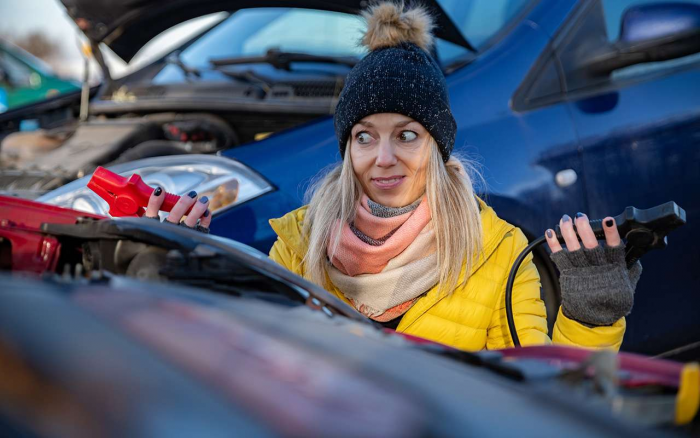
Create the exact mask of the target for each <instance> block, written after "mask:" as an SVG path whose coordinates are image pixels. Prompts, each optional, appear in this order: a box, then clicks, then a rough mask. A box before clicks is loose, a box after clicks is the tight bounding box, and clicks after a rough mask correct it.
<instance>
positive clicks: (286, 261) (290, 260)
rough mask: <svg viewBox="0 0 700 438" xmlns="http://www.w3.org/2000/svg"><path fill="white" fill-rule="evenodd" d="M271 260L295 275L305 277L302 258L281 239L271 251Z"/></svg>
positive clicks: (278, 239)
mask: <svg viewBox="0 0 700 438" xmlns="http://www.w3.org/2000/svg"><path fill="white" fill-rule="evenodd" d="M269 256H270V259H272V260H274V261H275V262H277V263H279V264H280V265H282V266H284V267H285V268H287V269H289V270H290V271H292V272H294V273H295V274H299V275H303V273H302V263H301V258H300V257H299V256H298V255H297V254H296V253H295V252H294V251H292V250H291V249H290V248H289V246H287V244H286V243H285V242H284V240H282V239H281V238H280V237H278V238H277V241H276V242H275V244H274V245H272V248H271V249H270V254H269Z"/></svg>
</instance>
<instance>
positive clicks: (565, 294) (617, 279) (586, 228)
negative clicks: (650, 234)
mask: <svg viewBox="0 0 700 438" xmlns="http://www.w3.org/2000/svg"><path fill="white" fill-rule="evenodd" d="M574 225H576V229H574ZM559 227H560V228H561V234H562V237H563V238H564V242H565V244H566V249H563V248H562V246H561V244H560V243H559V241H558V239H557V237H556V234H555V233H554V231H553V230H551V229H549V230H547V231H546V232H545V237H546V239H547V244H548V245H549V249H550V250H551V251H552V254H551V255H550V257H551V259H552V261H553V262H554V263H555V264H556V266H557V268H558V269H559V272H560V273H561V275H560V277H559V282H560V285H561V298H562V303H561V308H562V312H563V313H564V315H565V316H566V317H568V318H569V319H573V320H575V321H578V322H580V323H582V324H584V325H586V326H587V327H596V326H604V325H611V324H613V323H615V322H616V321H617V320H619V319H620V318H622V317H623V316H625V315H627V314H629V312H630V311H631V310H632V305H633V304H634V290H635V287H636V285H637V281H638V280H639V276H640V275H641V272H642V265H641V264H640V263H639V262H636V263H635V264H634V265H633V266H632V267H631V268H630V269H627V263H626V261H625V244H624V243H623V242H622V239H621V238H620V233H619V232H618V231H617V226H616V225H615V219H613V218H612V217H609V216H608V217H606V218H605V219H603V231H604V233H605V243H606V244H605V245H603V246H601V245H600V244H599V243H598V239H596V237H595V234H593V230H592V229H591V224H590V222H589V221H588V217H587V216H586V215H585V214H582V213H578V214H577V215H576V219H575V221H574V220H572V219H571V218H570V217H569V216H568V215H564V216H563V217H562V218H561V220H560V221H559ZM579 238H580V239H581V242H579ZM581 243H583V248H581Z"/></svg>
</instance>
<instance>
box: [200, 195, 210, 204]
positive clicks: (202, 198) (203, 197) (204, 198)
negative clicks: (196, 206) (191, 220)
mask: <svg viewBox="0 0 700 438" xmlns="http://www.w3.org/2000/svg"><path fill="white" fill-rule="evenodd" d="M199 202H201V203H202V204H206V203H207V202H209V198H207V197H206V196H202V197H201V198H199Z"/></svg>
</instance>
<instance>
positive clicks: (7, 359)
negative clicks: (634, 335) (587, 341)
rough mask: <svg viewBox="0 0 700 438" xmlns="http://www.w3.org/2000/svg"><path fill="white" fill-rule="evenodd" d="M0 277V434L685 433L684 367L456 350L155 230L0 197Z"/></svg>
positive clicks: (695, 399)
mask: <svg viewBox="0 0 700 438" xmlns="http://www.w3.org/2000/svg"><path fill="white" fill-rule="evenodd" d="M0 268H2V270H4V271H8V273H7V274H3V275H1V276H0V285H1V286H0V436H10V435H12V436H15V435H20V436H161V435H163V436H178V435H183V436H219V435H220V436H230V435H232V434H233V435H240V436H246V437H247V436H382V437H387V436H400V437H406V436H416V437H420V436H465V435H469V436H514V435H517V436H535V435H536V436H542V435H557V436H567V437H569V436H596V437H598V436H635V437H638V436H647V435H649V436H656V435H660V434H665V433H671V432H681V433H684V432H685V433H688V434H693V433H697V432H698V431H699V428H698V425H699V424H700V423H699V420H698V417H697V412H698V406H699V405H700V368H699V367H698V364H697V363H685V364H684V363H681V362H674V361H669V360H662V359H653V358H646V357H643V356H639V355H633V354H625V353H620V354H615V353H612V352H609V351H599V352H593V351H589V350H584V349H576V348H569V347H560V346H546V347H544V346H543V347H524V348H517V349H508V350H501V351H481V352H476V353H470V352H465V351H458V350H455V349H452V348H450V347H446V346H443V345H440V344H436V343H433V342H429V341H426V340H422V339H417V338H413V337H407V336H403V335H401V334H398V333H396V332H394V331H392V330H387V329H383V328H382V327H381V326H379V325H377V324H374V323H372V322H371V321H370V320H368V319H366V318H365V317H363V316H362V315H360V314H359V313H357V312H356V311H355V310H354V309H352V308H350V307H348V306H347V305H346V304H344V303H343V302H341V301H339V300H337V299H336V298H334V297H332V296H331V295H330V294H328V293H326V292H325V291H324V290H322V289H320V288H319V287H317V286H315V285H313V284H311V283H309V282H307V281H305V280H304V279H303V278H301V277H298V276H297V275H295V274H293V273H291V272H289V271H287V270H286V269H284V268H283V267H281V266H279V265H277V264H276V263H274V262H272V261H270V260H269V259H268V258H267V257H266V256H265V255H264V254H262V253H260V252H258V251H257V250H254V249H252V248H250V247H248V246H246V245H243V244H240V243H238V242H234V241H231V240H228V239H224V238H220V237H216V236H211V235H205V234H202V233H197V232H194V231H192V230H189V229H186V228H184V227H178V226H174V225H171V224H167V223H166V224H162V223H158V222H157V221H153V220H148V219H141V218H123V219H108V218H104V217H100V216H96V215H91V214H85V213H82V212H78V211H74V210H67V209H63V208H59V207H55V206H49V205H44V204H39V203H36V202H33V201H27V200H21V199H16V198H7V197H0ZM506 419H507V420H506ZM504 420H506V421H504Z"/></svg>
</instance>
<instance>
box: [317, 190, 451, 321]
mask: <svg viewBox="0 0 700 438" xmlns="http://www.w3.org/2000/svg"><path fill="white" fill-rule="evenodd" d="M367 200H368V198H367V196H366V195H363V196H362V198H361V200H360V203H359V205H358V207H357V214H356V216H355V221H354V226H355V228H357V229H358V230H359V231H361V232H362V233H363V234H365V235H366V236H368V237H370V238H372V239H375V240H385V238H386V236H387V235H388V236H389V237H388V238H386V240H385V241H384V243H383V244H381V245H379V246H374V245H370V244H368V243H366V242H364V241H363V240H361V239H360V238H359V237H357V235H355V233H354V232H353V231H352V229H351V228H350V224H344V225H343V227H342V231H341V235H340V242H339V245H338V248H337V250H336V252H335V254H331V251H332V246H331V242H333V240H334V239H335V236H336V233H337V231H336V229H334V230H332V232H331V236H330V240H329V245H328V257H329V258H330V259H331V263H332V265H333V267H331V272H330V273H329V274H330V276H331V279H332V280H333V281H334V283H335V284H336V286H338V287H339V288H340V290H341V292H343V294H344V295H345V296H346V297H348V298H349V299H350V301H351V302H352V303H353V305H354V306H355V307H356V308H357V309H358V310H359V311H360V312H362V313H364V314H365V315H367V316H369V317H371V318H373V319H375V320H377V321H389V320H391V319H394V318H396V317H398V316H400V315H402V314H403V313H405V312H406V311H407V310H408V309H409V308H410V307H411V306H412V305H413V303H414V302H415V300H416V299H417V297H418V296H419V295H421V294H422V293H423V292H425V291H426V290H428V288H429V287H431V286H432V285H434V283H435V281H436V279H437V277H436V275H437V267H436V265H435V263H436V262H435V246H434V233H433V231H432V227H429V226H428V225H429V224H430V222H431V215H430V206H429V205H428V201H427V198H426V197H425V196H424V197H423V199H422V200H421V203H420V205H419V206H418V207H417V208H416V209H415V210H413V211H410V212H408V213H404V214H402V215H399V216H394V217H390V218H381V217H377V216H374V215H373V214H372V213H371V211H370V208H369V206H368V203H367ZM419 235H421V236H422V237H421V238H420V239H416V238H417V237H418V236H419ZM409 247H411V249H409ZM407 249H409V250H408V251H406V250H407ZM392 260H393V262H392ZM390 262H391V263H390ZM387 265H389V266H387ZM334 268H335V269H334ZM370 274H377V275H370ZM412 275H413V276H414V277H415V278H413V279H412V280H411V281H410V282H409V283H410V284H406V283H405V280H406V279H409V278H411V276H412ZM428 283H430V284H428Z"/></svg>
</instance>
